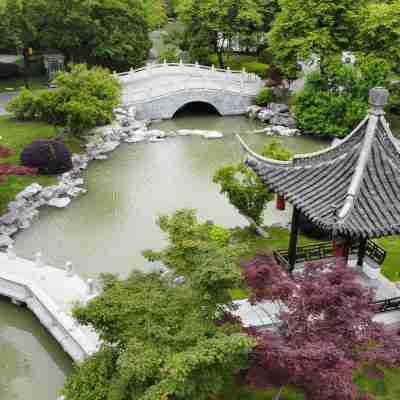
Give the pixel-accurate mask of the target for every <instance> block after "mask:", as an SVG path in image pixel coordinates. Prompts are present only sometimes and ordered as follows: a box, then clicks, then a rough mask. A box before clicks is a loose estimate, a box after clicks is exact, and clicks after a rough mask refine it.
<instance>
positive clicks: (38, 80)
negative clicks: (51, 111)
mask: <svg viewBox="0 0 400 400" xmlns="http://www.w3.org/2000/svg"><path fill="white" fill-rule="evenodd" d="M0 1H1V0H0ZM23 87H25V83H24V79H23V78H22V77H18V78H13V79H0V93H1V92H15V91H17V90H20V89H21V88H23ZM29 88H30V89H31V90H39V89H45V88H47V80H46V77H45V76H35V77H32V78H29Z"/></svg>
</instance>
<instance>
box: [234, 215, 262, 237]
mask: <svg viewBox="0 0 400 400" xmlns="http://www.w3.org/2000/svg"><path fill="white" fill-rule="evenodd" d="M239 214H240V215H242V216H243V217H244V218H246V219H247V221H248V222H249V224H250V225H252V226H254V229H255V230H256V232H257V234H259V235H260V236H262V237H263V238H265V239H269V238H270V236H269V234H268V232H265V230H264V229H263V228H261V226H259V225H257V223H256V221H254V219H253V218H251V217H249V216H248V215H245V214H243V213H241V212H239Z"/></svg>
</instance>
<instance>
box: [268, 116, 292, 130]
mask: <svg viewBox="0 0 400 400" xmlns="http://www.w3.org/2000/svg"><path fill="white" fill-rule="evenodd" d="M270 124H272V125H280V126H286V127H287V128H291V129H296V128H297V122H296V120H295V119H294V118H293V117H292V116H291V115H290V114H276V115H274V116H273V117H272V118H271V120H270Z"/></svg>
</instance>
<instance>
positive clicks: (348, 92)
mask: <svg viewBox="0 0 400 400" xmlns="http://www.w3.org/2000/svg"><path fill="white" fill-rule="evenodd" d="M390 70H391V64H390V63H388V62H387V61H386V60H382V59H379V58H375V57H373V56H367V57H362V56H360V55H359V56H358V61H357V64H356V65H355V66H352V65H342V63H341V62H339V61H338V62H336V63H334V64H331V65H330V66H329V67H328V68H327V73H326V76H325V77H322V76H321V74H320V73H319V72H313V73H310V74H308V75H307V77H306V83H305V87H304V89H303V90H302V91H301V92H299V93H298V94H296V96H295V98H294V101H293V112H294V114H295V116H296V119H297V122H298V126H299V128H301V129H303V130H304V131H306V132H309V133H312V134H316V135H323V136H332V135H333V136H338V137H344V136H346V135H347V134H349V133H350V132H351V131H352V130H353V129H354V128H355V126H356V125H357V124H358V123H359V122H360V121H361V120H362V119H363V118H364V117H365V115H366V113H367V110H368V94H369V90H370V89H371V88H373V87H375V86H383V85H384V84H385V81H386V79H387V77H388V76H389V73H390ZM327 81H328V87H327V85H326V82H327Z"/></svg>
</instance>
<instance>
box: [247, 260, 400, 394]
mask: <svg viewBox="0 0 400 400" xmlns="http://www.w3.org/2000/svg"><path fill="white" fill-rule="evenodd" d="M243 267H244V269H243V271H244V272H243V274H244V278H245V281H246V282H247V284H248V286H249V287H250V288H251V289H252V293H253V294H252V297H251V301H252V302H260V301H264V300H270V301H274V302H278V303H279V304H281V306H282V307H281V312H280V313H279V315H278V316H277V320H278V323H277V324H276V326H275V329H272V330H263V331H255V330H250V334H252V335H254V336H255V337H256V339H257V345H256V347H255V348H254V351H253V353H252V356H251V365H250V368H249V370H248V373H247V379H248V380H249V382H250V383H252V384H254V385H257V386H265V385H274V386H278V387H282V386H284V385H288V384H290V385H295V386H296V387H299V388H301V389H302V390H303V391H304V393H305V395H306V398H307V400H322V399H323V400H356V399H357V400H358V399H364V398H366V397H365V396H366V395H362V394H361V393H359V389H358V387H357V386H356V385H355V384H353V372H354V370H355V369H356V368H357V367H360V366H361V364H362V363H364V362H370V363H371V364H373V365H377V364H379V365H385V366H394V365H398V363H399V361H400V337H399V336H398V335H397V334H396V333H395V332H393V331H392V332H389V331H388V330H385V329H384V326H383V325H382V324H379V323H376V322H374V321H373V320H372V317H373V316H374V312H375V308H374V305H373V304H372V303H373V300H374V293H373V291H372V290H371V289H369V288H367V287H365V286H363V285H362V283H361V282H360V279H359V277H358V275H357V274H356V273H355V272H354V271H353V270H352V269H351V268H349V267H348V266H347V265H346V264H345V263H344V262H343V260H341V259H333V260H332V259H331V260H329V261H320V262H316V263H309V264H306V265H305V267H304V268H303V269H299V270H298V271H295V272H294V273H293V274H292V275H290V274H289V273H287V272H286V271H285V270H284V269H283V268H282V267H281V266H279V265H278V264H277V262H276V260H275V258H274V256H273V255H272V254H267V253H265V254H259V255H257V256H256V257H254V258H253V259H252V260H251V261H249V262H247V263H246V264H244V266H243ZM279 394H280V392H278V394H277V396H276V399H279V398H280V397H279ZM363 396H364V397H363Z"/></svg>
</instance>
